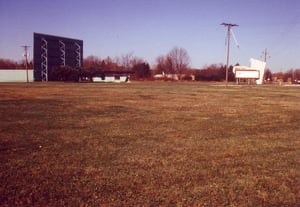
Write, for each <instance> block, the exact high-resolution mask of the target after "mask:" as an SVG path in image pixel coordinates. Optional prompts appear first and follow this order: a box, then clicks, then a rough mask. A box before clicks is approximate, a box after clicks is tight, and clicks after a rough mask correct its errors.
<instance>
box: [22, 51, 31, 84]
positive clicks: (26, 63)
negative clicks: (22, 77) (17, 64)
mask: <svg viewBox="0 0 300 207" xmlns="http://www.w3.org/2000/svg"><path fill="white" fill-rule="evenodd" d="M21 47H23V48H24V57H25V67H26V81H27V83H29V78H28V48H29V47H30V46H28V45H23V46H21Z"/></svg>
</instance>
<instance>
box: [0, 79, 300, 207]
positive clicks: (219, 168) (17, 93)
mask: <svg viewBox="0 0 300 207" xmlns="http://www.w3.org/2000/svg"><path fill="white" fill-rule="evenodd" d="M0 114H1V120H0V130H1V131H0V156H1V165H0V206H300V87H285V86H228V87H227V88H225V87H224V86H222V85H218V84H216V85H213V84H204V83H175V82H159V83H157V82H156V83H154V82H146V83H130V84H78V83H77V84H76V83H30V84H21V83H20V84H4V83H1V84H0Z"/></svg>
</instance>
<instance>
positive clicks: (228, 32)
mask: <svg viewBox="0 0 300 207" xmlns="http://www.w3.org/2000/svg"><path fill="white" fill-rule="evenodd" d="M221 25H223V26H225V27H227V60H226V86H227V84H228V68H229V49H230V34H231V28H232V27H237V26H239V25H237V24H231V23H222V24H221Z"/></svg>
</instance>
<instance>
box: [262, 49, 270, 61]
mask: <svg viewBox="0 0 300 207" xmlns="http://www.w3.org/2000/svg"><path fill="white" fill-rule="evenodd" d="M262 54H263V58H264V61H265V62H267V58H270V56H268V54H269V53H268V51H267V48H266V49H265V50H264V51H263V52H262Z"/></svg>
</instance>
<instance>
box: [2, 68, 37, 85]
mask: <svg viewBox="0 0 300 207" xmlns="http://www.w3.org/2000/svg"><path fill="white" fill-rule="evenodd" d="M33 80H34V79H33V69H28V81H29V82H33ZM0 82H27V71H26V69H0Z"/></svg>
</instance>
